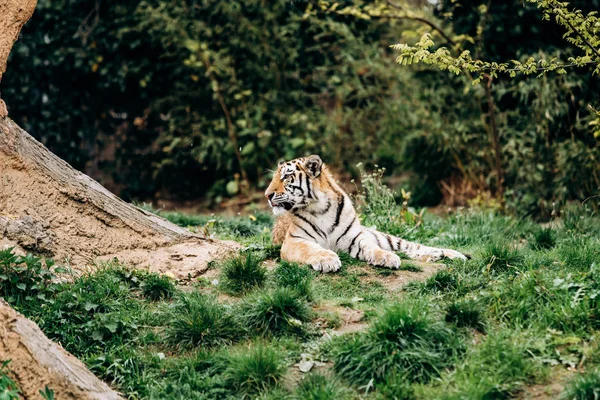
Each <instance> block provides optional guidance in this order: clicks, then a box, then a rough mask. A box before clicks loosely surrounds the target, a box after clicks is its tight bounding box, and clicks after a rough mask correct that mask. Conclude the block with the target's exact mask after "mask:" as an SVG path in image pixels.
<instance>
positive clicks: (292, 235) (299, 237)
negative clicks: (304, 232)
mask: <svg viewBox="0 0 600 400" xmlns="http://www.w3.org/2000/svg"><path fill="white" fill-rule="evenodd" d="M290 236H291V237H293V238H295V239H302V240H306V238H305V237H302V236H298V235H294V234H293V233H290Z"/></svg>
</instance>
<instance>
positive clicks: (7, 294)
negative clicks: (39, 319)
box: [0, 248, 62, 307]
mask: <svg viewBox="0 0 600 400" xmlns="http://www.w3.org/2000/svg"><path fill="white" fill-rule="evenodd" d="M53 265H54V262H53V261H52V260H45V262H43V261H42V259H41V258H38V257H34V256H33V255H31V254H28V255H26V256H25V257H21V256H17V255H16V254H14V253H13V249H12V248H9V249H5V250H0V295H1V296H2V297H4V299H6V301H8V302H9V303H10V304H11V305H13V306H16V307H20V306H23V305H25V304H27V305H32V304H40V303H44V302H48V301H50V298H51V297H52V295H53V294H54V293H55V292H56V288H57V285H56V284H54V283H53V282H52V280H53V279H54V277H55V275H54V272H53V271H52V266H53ZM61 271H62V270H60V269H59V272H61Z"/></svg>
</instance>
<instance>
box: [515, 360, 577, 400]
mask: <svg viewBox="0 0 600 400" xmlns="http://www.w3.org/2000/svg"><path fill="white" fill-rule="evenodd" d="M575 373H576V372H575V371H572V370H567V369H565V368H561V367H558V368H555V369H553V370H552V373H551V374H550V377H549V378H548V380H547V382H544V383H543V384H539V385H533V386H529V387H527V388H525V389H524V390H523V391H522V392H521V393H520V394H519V396H518V397H517V398H518V399H520V400H551V399H558V398H560V395H561V394H562V392H563V391H564V390H565V384H566V383H567V382H568V381H569V380H570V379H571V378H572V377H573V375H574V374H575Z"/></svg>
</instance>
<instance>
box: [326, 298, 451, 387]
mask: <svg viewBox="0 0 600 400" xmlns="http://www.w3.org/2000/svg"><path fill="white" fill-rule="evenodd" d="M461 348H462V343H461V342H460V340H459V339H458V338H457V337H456V336H455V335H454V333H453V332H452V331H451V330H450V329H448V328H447V327H446V326H445V325H444V323H442V322H440V321H436V320H435V319H433V318H432V317H431V316H430V315H429V313H428V311H427V308H426V307H425V305H424V304H423V303H421V302H418V301H407V302H404V303H398V304H394V305H393V306H391V307H389V308H387V309H386V310H385V311H384V312H382V313H381V314H380V315H379V316H377V318H375V320H374V321H373V323H372V324H371V327H370V329H369V330H368V332H367V333H366V334H362V335H355V336H353V337H351V338H346V337H345V338H344V339H342V340H339V342H338V343H337V347H334V349H333V360H334V368H335V370H336V371H337V372H338V373H339V374H340V375H341V376H342V377H344V378H346V379H348V380H349V381H351V382H355V383H356V384H358V385H367V384H369V382H371V380H373V382H374V383H381V382H383V381H385V380H386V378H387V377H389V376H392V375H394V374H399V375H402V376H405V377H406V379H408V380H410V381H415V382H427V381H429V380H430V379H431V378H433V377H436V376H438V375H439V373H440V371H441V370H442V369H443V368H444V367H445V366H447V365H449V363H450V360H451V358H452V356H453V355H455V354H456V353H457V352H458V351H459V350H460V349H461Z"/></svg>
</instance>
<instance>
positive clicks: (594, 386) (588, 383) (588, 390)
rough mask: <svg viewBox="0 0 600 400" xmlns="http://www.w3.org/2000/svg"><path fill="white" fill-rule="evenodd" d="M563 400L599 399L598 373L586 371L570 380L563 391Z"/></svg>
mask: <svg viewBox="0 0 600 400" xmlns="http://www.w3.org/2000/svg"><path fill="white" fill-rule="evenodd" d="M563 398H564V399H568V400H592V399H594V400H595V399H600V371H599V370H593V371H587V372H585V373H583V374H580V375H578V376H577V377H575V378H574V379H572V380H571V381H570V382H569V383H568V385H567V387H566V389H565V392H564V395H563Z"/></svg>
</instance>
